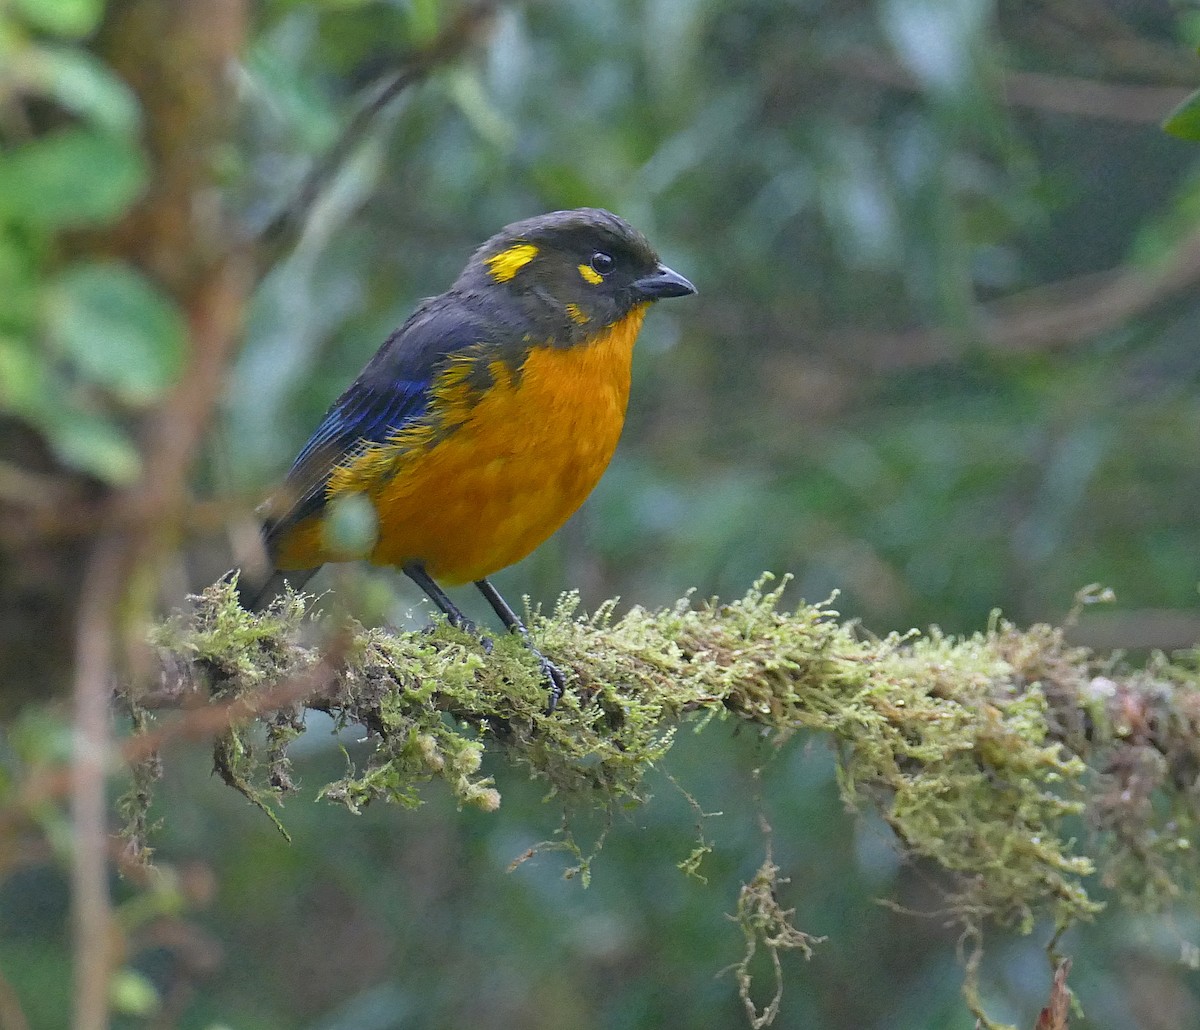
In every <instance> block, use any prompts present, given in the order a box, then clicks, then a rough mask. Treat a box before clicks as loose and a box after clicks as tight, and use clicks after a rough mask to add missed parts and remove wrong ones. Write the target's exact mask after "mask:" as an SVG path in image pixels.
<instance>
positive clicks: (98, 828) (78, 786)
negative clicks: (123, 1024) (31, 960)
mask: <svg viewBox="0 0 1200 1030" xmlns="http://www.w3.org/2000/svg"><path fill="white" fill-rule="evenodd" d="M124 543H125V542H124V541H122V540H121V539H120V538H119V537H105V538H103V539H101V540H100V541H98V542H97V544H96V547H95V550H94V551H93V554H92V558H91V563H90V566H89V568H88V571H87V576H86V577H85V580H84V585H83V592H82V595H81V597H80V603H79V634H78V638H77V646H76V654H75V729H74V737H75V741H74V753H73V756H72V760H71V775H70V785H71V819H72V827H73V845H74V846H73V849H72V853H71V897H72V906H73V915H74V919H73V925H72V932H73V934H74V954H75V991H74V997H73V1001H74V1021H73V1024H72V1025H73V1026H74V1028H75V1030H107V1027H108V1025H109V1021H108V984H109V979H110V976H111V973H112V956H113V940H112V902H111V899H110V898H109V894H108V862H107V853H108V848H107V835H108V829H107V825H106V822H107V819H106V817H107V812H108V806H107V800H106V796H105V782H106V779H105V766H106V765H107V755H108V749H109V709H108V703H109V690H108V685H109V682H110V681H111V679H112V670H113V651H114V638H115V635H116V628H117V627H116V622H117V620H116V611H117V608H118V605H119V603H120V599H121V596H122V594H123V586H124V582H125V576H126V571H127V562H128V548H127V546H123V545H124Z"/></svg>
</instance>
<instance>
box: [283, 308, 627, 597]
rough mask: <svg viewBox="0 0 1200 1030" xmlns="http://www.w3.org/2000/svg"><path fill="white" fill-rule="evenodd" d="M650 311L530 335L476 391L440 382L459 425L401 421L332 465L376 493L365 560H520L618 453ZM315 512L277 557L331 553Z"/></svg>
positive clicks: (454, 572)
mask: <svg viewBox="0 0 1200 1030" xmlns="http://www.w3.org/2000/svg"><path fill="white" fill-rule="evenodd" d="M644 316H645V307H644V306H641V307H638V308H637V309H635V310H634V311H633V312H632V313H631V314H630V315H628V316H627V317H626V318H625V319H623V320H622V321H620V322H618V323H616V324H615V325H613V326H610V327H608V328H607V329H605V330H604V331H603V332H602V333H600V334H599V335H598V336H597V337H596V338H595V339H594V340H592V341H590V342H588V343H585V344H577V345H575V346H572V347H548V346H535V347H533V348H532V349H531V350H530V351H529V353H528V355H527V356H526V358H525V361H524V363H523V365H522V366H521V368H520V370H519V371H513V370H512V369H510V368H508V367H507V366H506V365H505V364H504V363H503V362H502V361H496V362H494V363H492V364H490V365H489V366H488V371H489V373H490V375H491V378H492V384H491V385H490V386H488V387H487V388H486V389H484V390H481V391H476V390H472V389H469V388H468V387H467V384H466V382H465V373H464V375H463V376H460V377H458V378H457V379H456V380H454V381H452V382H450V383H449V384H448V385H443V387H442V388H441V389H440V390H435V401H434V404H435V405H441V408H442V410H441V411H440V412H439V417H440V423H441V425H442V426H447V427H449V426H457V428H454V429H453V430H452V431H450V432H447V433H445V435H441V436H440V438H438V437H434V438H433V439H432V440H430V439H427V438H426V436H427V434H426V435H423V434H422V433H421V432H407V433H401V434H399V435H398V436H397V438H396V440H395V442H393V443H390V444H386V445H380V446H379V447H376V448H372V449H371V450H370V451H368V452H367V453H366V454H365V455H363V457H362V458H360V459H358V460H356V461H355V462H354V463H351V464H349V465H347V466H346V467H344V468H342V469H339V470H337V472H336V473H335V475H334V476H333V477H332V478H331V480H330V485H329V489H328V490H327V493H328V494H329V495H330V496H336V495H338V494H341V493H343V492H354V491H361V492H364V493H366V494H367V496H369V497H370V498H371V500H372V501H373V502H374V505H375V509H376V512H377V514H378V516H379V538H378V542H377V544H376V546H375V548H374V550H373V551H372V553H371V554H370V560H371V561H372V562H375V563H376V564H380V565H403V564H405V563H407V562H410V561H414V560H419V561H422V562H423V563H424V564H425V567H426V569H427V570H428V572H429V574H430V575H431V576H433V577H434V578H435V579H438V580H440V581H442V582H444V583H448V584H455V583H466V582H469V581H471V580H476V579H481V578H483V577H484V576H488V575H490V574H491V573H493V572H496V571H497V570H498V569H502V568H504V567H505V566H508V565H511V564H513V563H514V562H517V561H520V559H522V558H524V557H525V556H526V555H527V554H529V553H530V552H531V551H532V550H533V549H534V548H536V547H537V546H538V545H539V544H540V543H541V542H542V541H543V540H545V539H546V538H547V537H548V536H550V534H551V533H553V532H554V531H555V530H556V529H558V528H559V526H561V525H562V524H563V523H564V522H565V521H566V520H567V519H568V518H569V517H570V516H571V514H572V513H573V512H574V511H575V510H576V509H577V508H578V507H579V506H580V505H581V504H582V503H583V501H584V499H585V498H586V497H587V495H588V494H589V493H591V491H592V488H593V487H594V486H595V485H596V483H597V482H598V481H599V479H600V476H601V475H602V474H603V472H604V470H605V468H606V467H607V466H608V463H609V460H610V459H611V458H612V454H613V451H614V449H615V448H616V445H617V440H618V438H619V437H620V435H621V428H622V426H623V424H624V421H625V409H626V405H627V403H628V399H629V376H630V363H631V359H632V355H633V345H634V341H635V340H636V338H637V334H638V331H639V330H640V329H641V325H642V319H643V317H644ZM316 521H317V520H313V523H314V524H313V525H304V526H298V527H296V530H297V531H296V532H295V533H293V534H292V539H291V540H289V542H288V546H287V547H285V549H284V550H285V552H287V553H286V554H281V555H280V567H299V566H303V565H315V564H318V563H319V562H322V561H325V560H329V559H328V557H327V556H326V555H325V554H324V553H323V548H322V547H321V543H320V539H321V534H320V526H319V525H317V524H315V523H316ZM285 562H286V564H285Z"/></svg>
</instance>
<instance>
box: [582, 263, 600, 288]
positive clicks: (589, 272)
mask: <svg viewBox="0 0 1200 1030" xmlns="http://www.w3.org/2000/svg"><path fill="white" fill-rule="evenodd" d="M579 274H580V275H581V276H583V278H584V281H585V282H589V283H591V284H592V285H593V286H599V285H600V284H601V283H602V282H604V276H602V275H601V274H600V273H599V272H597V271H596V270H595V269H594V268H593V267H592V266H591V265H580V266H579Z"/></svg>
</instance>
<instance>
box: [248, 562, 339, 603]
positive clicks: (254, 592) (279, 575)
mask: <svg viewBox="0 0 1200 1030" xmlns="http://www.w3.org/2000/svg"><path fill="white" fill-rule="evenodd" d="M317 568H320V566H317ZM316 574H317V569H291V570H289V571H287V572H280V571H279V570H278V569H276V570H275V571H274V572H273V573H271V575H270V576H268V577H267V579H266V580H265V581H264V580H261V579H247V578H246V577H245V576H244V575H243V576H242V577H241V578H239V580H238V587H237V590H238V602H239V603H240V604H241V606H242V607H243V608H245V609H246V611H248V612H261V611H262V610H263V609H264V608H266V607H267V605H269V604H270V603H271V602H272V601H274V600H275V598H277V597H278V596H279V595H280V594H282V593H283V591H284V588H285V587H287V586H290V587H291V588H292V589H293V590H300V589H302V588H303V587H304V584H305V583H307V582H308V581H309V580H310V579H312V578H313V576H315V575H316Z"/></svg>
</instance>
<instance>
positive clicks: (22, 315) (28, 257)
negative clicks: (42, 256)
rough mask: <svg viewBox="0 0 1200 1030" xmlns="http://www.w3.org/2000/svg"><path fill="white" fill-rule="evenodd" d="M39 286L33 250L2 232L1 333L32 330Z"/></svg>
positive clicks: (0, 261)
mask: <svg viewBox="0 0 1200 1030" xmlns="http://www.w3.org/2000/svg"><path fill="white" fill-rule="evenodd" d="M38 286H39V284H38V276H37V267H36V264H35V261H34V256H33V253H32V252H31V250H30V248H29V247H27V246H23V245H22V244H21V243H20V242H18V241H17V240H16V239H11V238H9V236H8V235H7V234H5V233H4V232H3V231H2V230H0V332H2V331H5V330H7V331H10V332H11V331H17V332H28V331H29V330H30V329H31V328H32V327H33V325H34V323H35V321H36V312H37V297H38Z"/></svg>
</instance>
